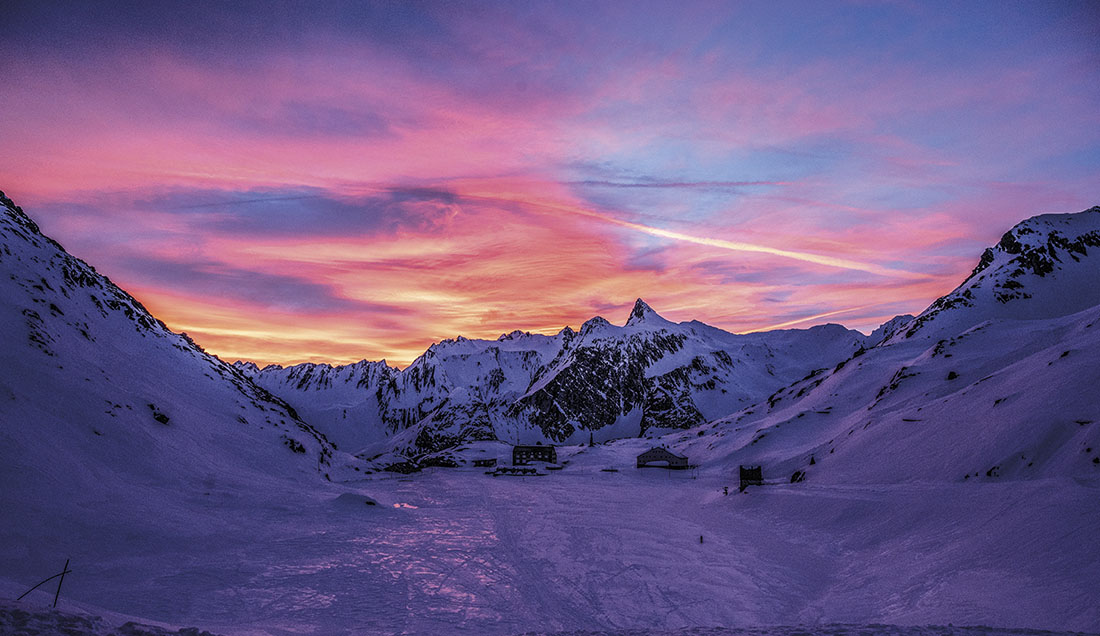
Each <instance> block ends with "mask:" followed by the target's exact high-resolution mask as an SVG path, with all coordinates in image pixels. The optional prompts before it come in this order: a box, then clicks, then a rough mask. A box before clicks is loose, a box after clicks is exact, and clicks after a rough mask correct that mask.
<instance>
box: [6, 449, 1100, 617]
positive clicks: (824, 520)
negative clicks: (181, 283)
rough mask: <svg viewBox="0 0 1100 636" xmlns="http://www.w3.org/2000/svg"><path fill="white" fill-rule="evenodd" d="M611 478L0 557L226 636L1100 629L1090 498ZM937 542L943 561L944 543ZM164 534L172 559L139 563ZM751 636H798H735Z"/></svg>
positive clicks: (65, 541)
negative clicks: (59, 567) (57, 568)
mask: <svg viewBox="0 0 1100 636" xmlns="http://www.w3.org/2000/svg"><path fill="white" fill-rule="evenodd" d="M598 450H599V449H595V450H594V451H593V453H595V455H594V456H595V457H599V458H600V459H599V461H600V462H602V461H612V460H613V457H611V456H606V455H599V454H598ZM623 459H625V456H624V457H623ZM596 463H598V462H596ZM596 463H592V462H590V463H589V464H587V465H586V464H585V462H584V458H583V456H582V457H578V458H577V462H576V464H580V465H581V466H582V467H578V468H574V469H572V470H570V469H568V468H567V470H566V471H563V472H562V473H558V474H554V475H550V476H546V477H530V478H510V477H500V478H493V477H488V476H486V475H483V474H481V473H480V472H477V471H469V470H462V469H431V470H429V471H427V472H426V473H423V474H420V475H416V476H413V477H400V478H397V477H393V478H390V477H387V478H381V479H377V480H369V481H365V482H364V483H363V485H362V487H363V488H364V490H365V491H367V492H370V493H371V495H372V497H374V499H377V501H378V502H379V505H377V506H366V505H362V504H355V503H352V501H353V500H349V499H348V498H345V499H341V500H337V495H338V492H339V487H337V486H330V487H329V488H330V492H327V493H324V492H323V493H322V495H321V496H320V497H319V496H318V494H317V492H316V491H307V490H305V489H302V490H299V491H288V492H285V493H271V495H269V496H268V497H267V498H264V497H257V496H255V495H252V496H247V497H245V496H239V495H235V494H234V493H212V495H210V496H204V495H202V494H196V495H194V496H192V497H190V498H189V501H184V502H179V501H172V495H171V494H170V493H164V495H165V496H164V502H163V504H164V505H165V506H166V507H168V508H171V507H175V506H180V505H183V506H187V507H192V508H195V507H196V506H197V507H198V509H199V510H201V511H202V512H203V514H201V515H197V516H196V518H195V521H194V523H195V524H196V527H192V528H186V527H180V528H176V529H175V530H173V529H172V528H164V527H162V526H159V524H158V523H157V520H156V519H149V518H145V519H138V518H135V519H121V520H118V521H117V524H118V525H117V526H116V525H115V524H114V523H111V522H105V523H104V524H102V525H99V526H95V527H93V526H79V525H76V526H74V527H70V528H68V529H67V532H66V533H65V534H64V535H56V536H54V537H53V539H54V540H55V541H60V544H57V545H51V546H43V545H40V542H41V538H40V537H38V536H35V533H33V532H32V533H26V532H20V531H19V530H17V529H15V528H6V529H4V530H3V531H2V532H0V540H2V541H3V544H4V545H7V546H16V545H24V546H32V548H31V549H29V550H27V551H25V554H27V553H29V556H30V557H31V558H26V559H11V558H4V559H3V561H2V562H0V565H2V566H3V571H4V572H5V573H6V574H5V578H10V579H11V580H12V581H15V580H18V581H21V582H30V583H33V582H34V581H35V580H37V579H41V578H42V576H40V573H41V572H43V570H42V568H46V567H51V566H52V561H53V560H56V559H57V557H56V556H55V555H60V554H61V553H63V552H64V553H66V554H69V553H71V554H72V556H73V565H72V569H73V571H74V573H73V574H72V575H70V576H69V577H67V579H66V582H65V589H64V591H63V594H62V607H63V608H64V607H65V602H66V600H67V599H73V600H75V601H79V602H81V603H87V604H88V605H89V606H90V607H93V608H109V610H111V611H124V612H126V613H128V614H132V615H136V616H142V617H149V618H151V619H155V620H158V621H164V622H165V623H167V624H175V625H200V626H202V627H203V628H204V629H208V630H211V631H213V632H220V633H226V634H298V633H315V634H390V633H408V634H446V633H455V632H458V631H462V632H468V633H479V634H516V633H523V632H530V631H531V630H532V628H536V629H538V630H540V631H539V632H537V633H555V632H566V633H582V632H584V631H585V630H588V632H591V633H624V634H625V633H630V634H635V633H637V634H658V633H673V634H696V633H698V634H707V633H713V634H722V633H729V634H737V633H744V634H754V633H759V634H771V633H777V634H796V633H824V634H829V633H897V634H924V633H956V632H951V631H935V630H936V629H938V628H927V630H932V631H920V630H923V629H926V628H920V629H917V628H904V629H903V628H898V630H899V631H891V632H882V631H878V628H876V627H873V626H872V627H841V628H834V627H826V626H828V625H833V624H847V625H851V624H855V625H870V624H901V625H933V624H947V623H949V622H950V623H958V624H970V625H1009V626H1015V627H1020V628H1046V629H1063V630H1066V629H1093V628H1095V626H1096V625H1098V624H1100V613H1098V610H1097V609H1095V608H1096V607H1097V606H1098V605H1100V591H1098V590H1097V588H1096V586H1095V585H1094V583H1095V572H1096V567H1097V564H1100V547H1098V544H1097V542H1096V541H1095V540H1094V539H1095V536H1096V535H1095V532H1093V531H1090V530H1089V528H1090V527H1091V524H1092V523H1093V521H1092V520H1095V519H1097V518H1100V497H1098V496H1097V494H1098V490H1100V489H1098V488H1097V486H1096V485H1095V484H1093V485H1082V484H1076V483H1073V482H1070V483H1057V484H1055V483H1053V482H1052V481H1044V482H1022V483H1018V484H950V485H943V484H935V485H932V484H928V485H921V484H907V485H900V486H858V487H857V486H852V487H843V486H812V485H809V484H798V485H795V486H770V487H764V488H755V489H750V490H749V492H748V493H746V494H741V495H738V494H730V495H729V496H724V495H722V493H721V489H722V486H723V485H732V484H731V480H730V479H728V478H727V479H723V478H722V477H721V476H720V475H716V474H704V475H701V476H699V477H698V478H697V479H693V478H692V475H691V474H690V473H688V472H675V473H669V472H666V471H661V470H642V471H637V470H635V469H624V470H623V471H622V472H619V473H603V472H598V470H597V469H596V468H595V465H596ZM583 466H587V467H583ZM1054 488H1057V490H1058V493H1059V494H1058V496H1057V497H1053V498H1050V497H1048V494H1047V491H1048V490H1051V489H1054ZM9 509H10V508H9ZM918 519H922V520H923V521H917V520H918ZM204 523H210V524H212V526H213V527H216V528H217V532H202V527H201V526H202V525H203V524H204ZM937 524H942V526H943V528H944V531H943V534H942V540H940V538H938V537H937V536H935V534H934V533H930V532H929V530H928V528H929V527H935V526H936V525H937ZM158 527H159V530H158V532H159V534H160V537H159V540H158V541H156V542H154V543H147V544H145V545H142V544H141V543H136V544H135V543H133V542H132V541H131V538H134V537H140V536H144V535H149V534H153V529H154V528H158ZM700 536H702V537H703V542H702V543H700V541H699V538H700ZM47 547H48V549H47ZM47 556H48V558H47ZM36 576H37V579H36ZM15 587H16V586H15V585H14V584H13V583H9V584H8V585H7V586H5V587H3V588H2V589H0V592H3V593H4V595H8V594H9V593H10V592H13V591H14V589H15ZM46 597H52V593H51V594H43V593H41V592H35V593H34V594H33V595H32V596H31V597H29V598H31V599H32V600H34V599H37V600H35V602H38V603H40V604H44V603H45V602H48V600H50V599H48V598H46ZM700 625H719V626H727V627H729V629H727V630H726V631H721V630H712V631H710V632H708V631H706V630H699V629H696V628H697V626H700ZM744 625H802V626H803V627H802V628H798V629H795V628H791V629H789V630H787V631H782V630H780V631H770V632H769V631H766V630H764V631H753V630H742V631H737V630H736V629H733V627H735V626H744ZM785 629H786V628H785ZM844 629H849V630H863V631H848V632H845V631H843V630H844ZM884 629H885V628H884ZM891 629H893V628H891ZM906 629H908V630H909V631H905V630H906ZM799 630H805V631H799ZM837 630H841V631H837ZM868 630H869V631H868ZM957 633H986V632H980V631H975V632H957ZM988 633H1011V632H1007V631H1004V630H1002V631H1001V632H997V631H996V630H993V631H991V632H988Z"/></svg>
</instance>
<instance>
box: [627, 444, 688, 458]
mask: <svg viewBox="0 0 1100 636" xmlns="http://www.w3.org/2000/svg"><path fill="white" fill-rule="evenodd" d="M653 452H658V453H662V454H665V455H668V456H670V457H676V458H678V459H687V457H686V456H684V455H677V454H676V453H674V452H672V451H670V450H669V449H667V448H665V447H664V446H654V447H653V448H651V449H649V450H647V451H646V452H644V453H642V454H641V455H638V457H641V456H642V455H648V454H649V453H653Z"/></svg>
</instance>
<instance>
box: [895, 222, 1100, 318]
mask: <svg viewBox="0 0 1100 636" xmlns="http://www.w3.org/2000/svg"><path fill="white" fill-rule="evenodd" d="M1089 248H1092V250H1091V254H1090V249H1089ZM1098 251H1100V206H1095V207H1092V208H1090V209H1088V210H1085V211H1083V212H1078V213H1075V214H1043V215H1040V216H1036V217H1032V218H1030V219H1027V220H1026V221H1023V222H1021V223H1018V224H1017V225H1016V226H1015V227H1013V228H1012V229H1011V230H1009V231H1008V232H1006V233H1005V234H1004V236H1002V237H1001V240H1000V242H998V243H997V245H994V246H992V247H989V248H987V249H986V250H985V252H983V253H982V256H981V259H980V260H979V261H978V264H977V265H976V266H975V267H974V271H973V272H972V273H971V274H970V276H969V277H967V279H966V280H965V281H963V283H962V284H961V285H959V286H958V287H957V288H956V289H955V290H954V291H952V292H951V293H950V294H947V295H946V296H944V297H942V298H940V299H939V300H937V301H936V302H934V303H932V305H931V306H930V307H929V308H928V309H926V310H925V311H924V312H922V313H921V314H920V315H919V316H917V319H916V321H915V322H914V323H913V324H911V325H910V326H909V328H908V330H907V332H906V336H907V337H912V336H913V335H915V334H916V333H918V332H922V331H924V332H927V333H924V334H922V335H923V336H924V337H926V338H930V337H935V333H936V332H937V331H939V330H945V331H948V332H953V333H959V332H961V331H962V330H963V329H964V328H966V327H969V326H971V325H974V324H977V323H979V322H981V321H983V320H989V319H993V318H1009V319H1041V318H1056V317H1059V316H1064V315H1066V314H1071V313H1076V312H1078V311H1081V310H1084V309H1088V308H1090V307H1095V306H1096V305H1098V304H1100V285H1097V284H1096V282H1097V281H1098V280H1100V258H1097V252H1098Z"/></svg>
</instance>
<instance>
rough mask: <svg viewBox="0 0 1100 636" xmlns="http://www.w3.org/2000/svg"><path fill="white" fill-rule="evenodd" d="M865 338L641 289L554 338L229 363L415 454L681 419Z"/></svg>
mask: <svg viewBox="0 0 1100 636" xmlns="http://www.w3.org/2000/svg"><path fill="white" fill-rule="evenodd" d="M868 342H869V338H868V337H867V336H864V335H863V334H860V333H859V332H856V331H851V330H847V329H844V328H843V327H840V326H839V325H823V326H819V327H814V328H812V329H806V330H785V331H774V332H768V333H756V334H748V335H735V334H731V333H727V332H725V331H722V330H720V329H716V328H714V327H710V326H708V325H705V324H703V323H700V322H695V321H693V322H685V323H680V324H676V323H673V322H670V321H668V320H665V319H664V318H662V317H661V316H659V315H658V314H657V313H656V312H655V311H653V310H652V309H651V308H650V307H649V306H648V305H646V304H645V302H643V301H642V300H641V299H639V300H638V301H637V302H636V303H635V306H634V308H633V311H632V312H631V315H630V317H629V318H628V320H627V322H626V324H625V325H624V326H615V325H612V324H611V323H609V322H608V321H606V320H605V319H603V318H600V317H596V318H592V319H591V320H589V321H587V322H585V323H584V325H583V326H582V327H581V329H580V330H579V331H573V330H572V329H570V328H568V327H566V328H565V329H563V330H562V331H561V332H559V333H558V334H556V335H554V336H544V335H537V334H529V333H524V332H519V331H515V332H512V333H509V334H505V335H502V336H501V337H500V338H498V339H497V340H495V341H490V340H469V339H466V338H462V337H459V338H457V339H454V340H445V341H443V342H440V343H438V344H435V345H432V346H431V347H430V348H429V349H428V350H427V351H426V352H425V353H424V354H423V355H422V356H420V357H419V358H417V359H416V360H415V361H414V362H413V363H412V364H411V365H410V366H409V367H408V368H406V369H404V370H397V369H394V368H391V367H388V366H386V365H385V363H384V362H366V361H363V362H359V363H356V364H354V365H348V366H338V367H331V366H328V365H316V364H302V365H297V366H293V367H288V368H282V367H278V366H270V367H267V368H264V369H262V370H260V369H257V368H256V367H255V365H253V364H251V363H243V362H238V363H237V367H238V368H239V369H240V370H241V371H242V372H244V373H246V374H248V375H250V376H251V377H252V378H253V379H254V380H255V381H256V382H257V383H259V384H260V385H261V386H264V387H265V388H267V389H268V390H270V391H271V392H272V393H275V394H277V395H279V396H280V397H282V398H283V399H285V400H287V402H289V403H290V404H292V405H293V406H294V408H295V409H297V410H298V411H299V412H300V413H302V414H303V416H304V417H305V418H306V419H307V420H308V421H310V422H311V423H312V424H314V425H315V426H317V427H318V428H319V429H321V430H323V431H324V432H325V433H326V435H329V436H330V437H332V438H333V439H334V440H336V441H337V443H338V444H340V445H341V447H344V448H351V449H355V450H362V449H363V448H364V447H365V446H368V445H370V444H371V443H376V444H375V445H374V447H373V448H374V449H375V450H377V449H379V448H386V447H396V448H398V449H400V450H403V451H405V452H407V453H409V454H412V455H416V454H420V453H424V452H432V451H438V450H440V449H443V448H448V447H452V446H455V445H456V444H458V443H460V442H462V441H469V440H484V439H500V440H505V441H510V442H516V441H520V442H534V441H543V442H546V441H552V442H557V443H562V442H565V443H568V442H580V441H588V439H589V436H590V435H591V436H592V437H593V438H594V439H595V440H597V441H604V440H608V439H615V438H619V437H634V436H637V435H639V434H640V433H643V432H645V431H648V430H651V429H668V428H685V427H689V426H693V425H696V424H699V423H702V422H705V421H707V420H710V419H713V418H716V417H719V416H721V415H725V414H727V413H729V412H731V411H735V410H737V409H739V408H741V407H742V406H744V405H746V404H751V403H753V402H755V401H757V400H759V399H761V398H762V397H764V396H766V395H768V394H769V393H771V392H772V391H775V390H776V389H778V388H780V387H782V386H784V385H785V384H787V383H789V382H791V381H792V380H794V379H796V378H799V377H801V376H802V375H804V374H806V373H807V372H809V371H811V370H813V369H816V368H820V367H824V366H832V365H833V364H835V363H836V362H837V361H839V360H842V359H844V358H846V357H848V356H850V355H851V354H852V353H853V352H854V351H857V350H859V349H860V348H861V347H863V346H865V345H867V344H868ZM391 438H392V439H391ZM384 440H388V441H386V443H381V444H378V442H382V441H384Z"/></svg>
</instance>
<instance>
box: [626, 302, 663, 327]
mask: <svg viewBox="0 0 1100 636" xmlns="http://www.w3.org/2000/svg"><path fill="white" fill-rule="evenodd" d="M667 322H668V321H667V320H665V319H664V318H662V317H661V316H660V315H659V314H658V313H657V312H655V311H653V308H652V307H650V306H649V305H647V304H646V302H645V301H644V300H642V299H641V298H639V299H638V300H635V301H634V309H632V310H630V318H628V319H627V321H626V326H627V327H631V326H636V325H642V324H660V323H667Z"/></svg>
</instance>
